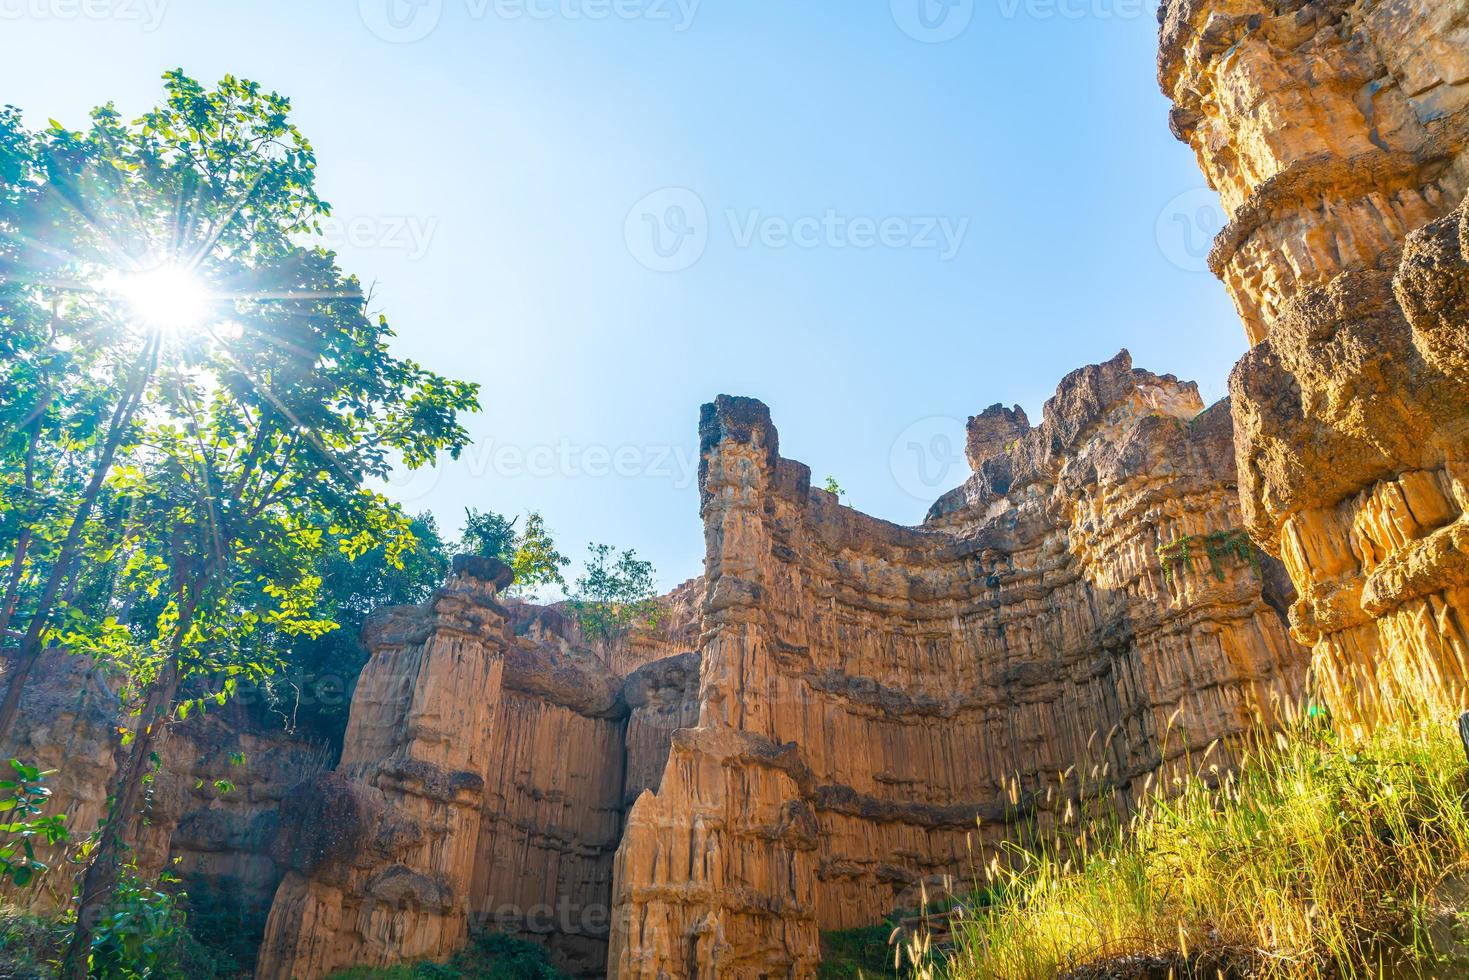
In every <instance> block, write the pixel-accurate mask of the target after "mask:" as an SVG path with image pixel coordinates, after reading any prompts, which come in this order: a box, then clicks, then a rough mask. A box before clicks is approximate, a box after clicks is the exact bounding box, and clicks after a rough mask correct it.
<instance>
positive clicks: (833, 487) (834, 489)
mask: <svg viewBox="0 0 1469 980" xmlns="http://www.w3.org/2000/svg"><path fill="white" fill-rule="evenodd" d="M822 489H824V490H825V491H826V492H827V493H829V494H831V495H832V496H834V497H836V498H837V499H838V500H841V499H842V498H843V497H845V496H846V495H847V491H845V490H843V489H842V485H841V484H840V483H838V482H837V478H836V477H834V476H828V477H827V478H826V485H825V486H824V487H823V488H822Z"/></svg>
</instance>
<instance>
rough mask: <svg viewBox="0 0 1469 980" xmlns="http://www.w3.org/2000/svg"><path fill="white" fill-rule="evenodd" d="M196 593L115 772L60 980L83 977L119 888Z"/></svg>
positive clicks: (174, 688) (185, 609) (174, 691)
mask: <svg viewBox="0 0 1469 980" xmlns="http://www.w3.org/2000/svg"><path fill="white" fill-rule="evenodd" d="M198 594H199V593H198V588H197V586H195V587H194V588H192V589H190V590H189V592H188V593H187V595H186V597H185V598H184V599H183V606H182V607H181V608H180V609H179V620H178V623H177V625H176V626H175V628H174V635H173V638H172V640H171V641H170V643H169V654H168V663H167V664H166V666H165V667H164V669H163V672H162V673H161V674H160V675H159V677H158V680H157V681H155V682H154V684H153V686H152V688H151V689H150V690H149V692H148V699H147V702H146V703H145V704H144V706H143V711H142V714H141V715H139V717H138V728H137V734H136V737H134V739H133V744H132V750H131V751H130V752H129V753H128V758H127V761H126V762H125V763H124V764H123V767H122V769H121V770H120V771H119V772H118V777H117V785H116V789H115V790H114V791H113V804H112V812H111V813H110V814H109V815H108V818H107V821H106V823H104V824H103V826H102V832H101V835H100V836H99V838H98V840H97V847H96V850H95V851H94V852H93V856H92V861H91V863H90V864H88V865H87V869H86V871H85V872H83V874H82V884H81V890H80V891H81V894H80V899H79V901H78V902H77V924H76V929H75V931H74V932H73V933H72V937H71V945H70V946H69V947H67V950H66V958H65V959H64V960H63V961H62V964H61V971H60V974H59V975H60V976H61V977H62V978H64V980H86V977H87V970H88V966H89V963H90V960H91V955H92V941H93V939H94V938H95V936H96V934H97V923H98V922H99V921H101V919H102V916H103V915H105V914H106V912H107V908H108V906H110V905H111V904H112V899H113V896H114V895H115V894H116V892H117V883H118V879H119V877H120V875H121V873H122V857H123V849H124V845H125V843H126V840H125V838H126V837H127V835H128V831H129V830H130V829H131V827H132V825H133V822H134V821H135V820H136V819H137V816H138V808H139V801H140V800H141V798H142V795H143V777H144V776H146V775H147V772H148V766H149V763H150V761H151V759H152V756H153V753H154V752H156V751H157V750H158V749H159V748H160V747H161V746H162V744H163V737H164V734H165V732H166V730H167V729H166V726H167V724H168V719H169V714H170V712H171V710H172V708H173V700H174V696H175V695H176V694H177V693H178V688H179V680H180V671H179V653H180V651H181V649H182V647H183V643H184V637H185V636H186V635H187V634H188V632H189V629H190V627H191V626H192V625H193V621H194V609H195V607H196V605H197V603H198Z"/></svg>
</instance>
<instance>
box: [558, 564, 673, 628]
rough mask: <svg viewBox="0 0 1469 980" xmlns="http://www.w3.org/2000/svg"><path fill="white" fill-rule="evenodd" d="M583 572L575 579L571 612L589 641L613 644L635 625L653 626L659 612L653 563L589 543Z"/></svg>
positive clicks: (660, 613) (659, 614) (660, 612)
mask: <svg viewBox="0 0 1469 980" xmlns="http://www.w3.org/2000/svg"><path fill="white" fill-rule="evenodd" d="M587 549H588V551H589V552H590V554H591V557H590V558H589V559H588V560H587V564H586V572H585V573H584V574H582V575H580V576H578V578H577V580H576V591H575V592H574V593H573V594H572V598H571V609H572V613H573V615H574V616H575V617H576V620H577V623H578V624H579V625H580V626H581V630H582V633H583V634H585V635H586V636H587V637H588V638H589V639H593V640H601V641H603V642H605V643H612V642H616V641H618V640H620V639H622V638H623V637H624V636H625V635H626V634H627V632H628V630H630V629H631V628H632V627H633V626H634V625H635V624H638V623H643V624H646V625H650V626H652V625H656V624H657V622H658V620H659V618H660V616H661V615H662V609H661V607H660V606H659V604H658V591H657V588H656V586H655V584H654V580H653V564H652V562H646V561H641V560H639V559H638V556H637V552H635V551H633V550H631V549H629V550H627V551H624V552H622V553H621V554H620V555H619V554H617V553H616V552H615V550H614V549H613V547H612V546H611V545H607V544H590V545H588V546H587Z"/></svg>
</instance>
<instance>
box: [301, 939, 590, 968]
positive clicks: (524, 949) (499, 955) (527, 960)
mask: <svg viewBox="0 0 1469 980" xmlns="http://www.w3.org/2000/svg"><path fill="white" fill-rule="evenodd" d="M564 978H565V974H563V973H561V972H560V971H559V970H557V969H556V968H555V967H554V966H552V965H551V957H550V954H549V953H547V952H546V949H545V947H543V946H538V945H536V944H535V943H532V942H528V941H526V940H524V939H515V938H513V937H510V936H501V935H495V934H491V933H483V934H479V935H476V936H475V937H474V938H473V940H472V941H471V942H470V944H469V946H467V947H466V948H464V949H462V950H460V951H459V952H458V953H455V954H454V956H453V957H451V958H450V959H449V961H448V962H446V963H427V962H424V963H405V964H403V965H401V966H391V967H379V968H374V967H353V968H352V969H350V970H340V971H338V972H336V973H333V974H332V975H331V976H330V977H328V978H327V980H564Z"/></svg>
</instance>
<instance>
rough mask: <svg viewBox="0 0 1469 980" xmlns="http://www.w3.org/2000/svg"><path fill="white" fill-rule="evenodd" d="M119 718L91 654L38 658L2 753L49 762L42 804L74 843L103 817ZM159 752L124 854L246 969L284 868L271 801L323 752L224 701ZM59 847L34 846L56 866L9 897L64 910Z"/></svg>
mask: <svg viewBox="0 0 1469 980" xmlns="http://www.w3.org/2000/svg"><path fill="white" fill-rule="evenodd" d="M124 723H125V719H124V718H123V716H122V705H121V702H120V700H119V698H118V696H117V693H116V691H115V689H114V686H113V684H111V683H109V681H108V678H107V676H106V675H105V674H104V673H103V672H102V671H101V670H99V669H98V668H97V667H96V665H95V664H94V663H93V662H92V660H91V659H90V658H88V657H81V656H71V655H69V654H67V653H65V652H63V651H60V650H53V651H50V652H48V653H47V654H46V655H45V656H44V658H43V660H42V661H41V663H40V664H39V665H38V667H37V669H36V671H35V673H34V676H33V679H32V681H31V683H30V684H29V685H27V687H26V690H25V692H24V694H23V696H22V698H21V703H20V713H19V715H18V718H17V723H16V728H15V731H16V733H17V735H16V738H15V740H13V741H11V742H10V743H9V744H7V745H6V746H5V753H4V755H3V758H6V759H9V758H12V757H16V758H20V759H23V760H26V761H27V762H29V763H30V764H32V765H35V766H37V767H38V768H41V769H54V770H56V772H55V774H54V775H53V776H51V777H50V778H49V779H48V780H47V783H46V785H47V788H48V789H50V790H51V792H52V798H51V802H50V804H49V805H48V806H47V808H46V812H47V813H50V814H63V815H65V817H66V826H67V828H68V829H69V830H70V832H71V835H72V838H73V840H72V844H76V843H80V842H81V841H82V840H84V839H85V838H86V836H87V834H89V833H90V832H91V831H92V830H93V829H94V828H95V827H96V826H97V824H98V822H99V821H100V820H101V819H102V817H103V815H104V813H105V810H106V805H107V795H108V790H109V785H110V782H111V779H112V775H113V773H114V771H115V767H116V765H117V763H118V761H119V760H118V758H117V756H118V754H119V746H118V742H119V738H118V728H119V726H120V725H122V724H124ZM161 755H162V760H163V761H162V765H160V767H159V769H158V771H157V773H156V775H155V778H154V780H153V782H152V784H151V788H150V791H149V793H148V794H147V800H146V810H145V816H146V819H145V820H141V821H139V822H138V823H137V825H136V826H135V828H134V830H133V832H132V834H131V840H132V843H133V848H132V851H131V852H130V855H129V858H130V860H132V861H133V862H134V863H135V864H136V865H137V867H138V870H139V873H140V874H142V875H144V876H150V877H156V876H157V875H158V874H159V872H161V871H163V870H164V869H165V868H166V869H168V870H169V871H171V872H172V873H173V874H175V875H177V876H178V877H179V879H180V880H181V883H182V887H183V889H184V891H185V892H186V893H187V894H188V895H189V898H190V906H191V913H190V921H191V926H192V928H193V929H194V930H195V932H196V934H198V935H201V936H202V937H204V938H206V939H208V940H209V941H210V942H212V943H214V944H215V945H216V946H217V947H218V948H219V949H222V950H224V951H226V952H227V953H229V954H230V955H231V956H232V957H233V958H234V960H235V962H236V963H237V964H238V965H240V966H241V967H243V968H246V969H248V968H250V967H251V966H252V965H253V963H254V960H255V953H256V946H257V944H258V942H259V938H260V935H261V933H262V931H263V928H264V925H265V918H266V914H267V912H268V911H269V909H270V906H271V901H272V899H273V897H274V895H275V890H276V886H277V885H278V884H279V882H280V881H281V878H282V876H283V875H284V873H285V869H284V867H282V866H280V865H278V864H277V863H276V861H275V860H274V859H273V857H272V856H271V845H272V842H273V841H274V839H275V836H276V832H277V829H278V823H277V809H278V807H279V805H280V802H281V800H282V799H284V798H285V796H286V794H287V793H288V791H289V790H290V788H291V787H292V786H294V785H295V784H296V783H297V782H298V781H300V780H301V779H303V778H307V777H310V776H311V775H312V774H313V773H317V772H324V771H325V770H326V768H327V766H328V764H329V762H330V751H329V750H328V749H327V748H326V747H325V746H324V745H321V744H319V743H316V742H313V741H311V740H309V739H305V738H297V737H293V736H291V735H289V734H287V733H286V732H285V731H284V730H282V729H281V728H280V727H279V726H270V725H266V724H262V723H260V720H259V718H258V717H257V716H256V715H254V714H253V713H252V712H251V711H250V710H249V709H248V708H246V707H245V706H243V705H239V704H232V705H230V706H229V707H227V708H224V709H216V710H215V711H212V712H210V713H209V714H202V713H200V712H197V711H196V712H195V713H194V714H193V715H192V716H191V717H190V718H189V720H188V721H186V722H175V723H174V724H173V725H171V726H170V730H169V734H168V737H167V739H166V740H165V742H164V745H163V747H162V750H161ZM66 852H67V848H66V847H52V848H41V849H40V853H39V856H40V857H41V858H42V859H43V860H45V861H47V863H48V864H50V865H51V867H52V868H53V869H55V870H54V871H53V872H52V873H51V874H48V875H45V876H43V877H42V878H40V879H39V880H38V881H37V882H36V883H35V884H34V885H32V886H30V887H28V888H24V889H7V890H6V891H5V894H4V898H5V900H6V901H7V902H12V903H15V904H19V905H23V906H25V907H27V908H30V909H33V910H36V911H48V912H49V911H56V910H60V909H62V908H65V907H66V906H67V905H68V904H69V903H70V901H71V892H72V884H73V881H72V876H71V875H70V874H68V873H67V870H68V865H67V864H66V863H65V862H66V856H67V853H66Z"/></svg>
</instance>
